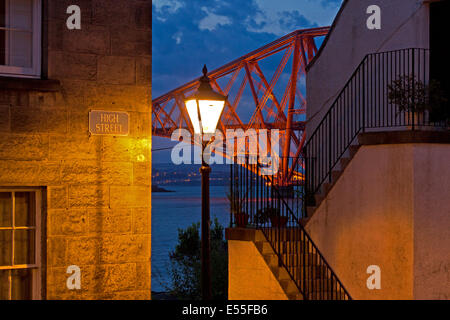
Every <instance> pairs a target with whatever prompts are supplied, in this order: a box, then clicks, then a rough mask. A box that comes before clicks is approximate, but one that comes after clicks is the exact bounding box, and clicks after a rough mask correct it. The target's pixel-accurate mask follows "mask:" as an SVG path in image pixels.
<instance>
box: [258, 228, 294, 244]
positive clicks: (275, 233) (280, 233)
mask: <svg viewBox="0 0 450 320" xmlns="http://www.w3.org/2000/svg"><path fill="white" fill-rule="evenodd" d="M264 232H265V234H266V235H267V237H268V238H269V239H277V240H281V241H291V240H297V239H300V232H301V229H300V228H283V229H278V228H267V230H264Z"/></svg>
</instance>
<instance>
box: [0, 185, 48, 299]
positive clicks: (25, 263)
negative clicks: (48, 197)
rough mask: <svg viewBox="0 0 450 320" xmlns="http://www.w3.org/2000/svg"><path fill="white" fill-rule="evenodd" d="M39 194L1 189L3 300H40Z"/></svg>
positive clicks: (0, 286) (0, 274) (0, 289)
mask: <svg viewBox="0 0 450 320" xmlns="http://www.w3.org/2000/svg"><path fill="white" fill-rule="evenodd" d="M40 199H41V193H40V191H39V190H35V191H30V190H26V189H24V190H20V189H17V190H4V189H0V300H30V299H40V298H41V294H40V291H41V285H40V281H41V280H40V275H41V270H40V269H41V268H40V264H41V261H40Z"/></svg>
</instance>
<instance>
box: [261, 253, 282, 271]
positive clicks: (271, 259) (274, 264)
mask: <svg viewBox="0 0 450 320" xmlns="http://www.w3.org/2000/svg"><path fill="white" fill-rule="evenodd" d="M263 258H264V261H266V263H267V265H268V266H269V267H270V268H278V267H279V263H278V262H279V261H278V256H277V255H276V254H263Z"/></svg>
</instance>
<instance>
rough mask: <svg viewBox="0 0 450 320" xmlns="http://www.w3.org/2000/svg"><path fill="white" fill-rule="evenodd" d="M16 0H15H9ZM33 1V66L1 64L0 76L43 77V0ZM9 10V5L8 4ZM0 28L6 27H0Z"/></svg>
mask: <svg viewBox="0 0 450 320" xmlns="http://www.w3.org/2000/svg"><path fill="white" fill-rule="evenodd" d="M8 1H14V0H7V2H6V3H7V4H8ZM32 1H33V21H32V27H33V48H32V56H31V65H32V66H31V68H23V67H15V66H5V65H0V76H5V77H16V78H40V77H41V50H42V48H41V47H42V44H41V37H42V36H41V34H42V18H41V13H42V0H32ZM6 8H7V10H9V8H8V5H7V6H6ZM0 29H3V30H4V29H6V28H2V27H0Z"/></svg>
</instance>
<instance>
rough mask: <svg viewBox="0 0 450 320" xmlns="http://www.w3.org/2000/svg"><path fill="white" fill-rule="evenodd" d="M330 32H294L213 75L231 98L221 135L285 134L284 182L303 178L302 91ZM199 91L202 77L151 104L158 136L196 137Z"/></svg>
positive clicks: (213, 80)
mask: <svg viewBox="0 0 450 320" xmlns="http://www.w3.org/2000/svg"><path fill="white" fill-rule="evenodd" d="M328 31H329V27H321V28H312V29H303V30H297V31H294V32H292V33H290V34H288V35H286V36H284V37H282V38H280V39H278V40H276V41H273V42H272V43H269V44H268V45H265V46H263V47H261V48H259V49H257V50H255V51H252V52H250V53H248V54H246V55H244V56H242V57H240V58H238V59H236V60H234V61H232V62H230V63H228V64H225V65H224V66H222V67H220V68H217V69H215V70H213V71H211V72H209V73H208V76H209V78H210V79H211V84H212V87H213V89H215V90H216V91H218V92H219V93H221V94H223V95H228V101H227V103H226V106H225V109H224V111H223V113H222V116H221V119H220V121H219V124H218V128H219V129H221V130H222V132H224V133H225V131H226V129H243V130H244V131H245V130H247V129H255V130H256V131H257V130H259V129H279V130H280V131H279V133H280V150H281V159H282V160H281V166H280V170H279V175H280V176H281V177H282V180H283V181H285V182H287V181H290V180H292V179H296V178H298V176H297V174H296V173H297V170H296V168H295V164H297V163H298V162H297V161H296V159H298V157H299V156H300V153H301V150H302V148H303V145H304V143H305V138H306V134H305V115H306V100H305V97H304V95H303V94H302V92H301V91H302V90H301V86H302V85H303V86H304V84H305V75H306V66H307V65H308V63H309V62H310V61H311V60H312V59H313V57H314V56H315V54H316V53H317V47H316V43H315V41H314V39H315V38H316V37H323V36H325V35H326V34H327V33H328ZM268 74H272V77H271V78H268V77H267V75H268ZM198 86H199V78H198V79H195V80H193V81H191V82H189V83H186V84H184V85H182V86H181V87H178V88H176V89H174V90H172V91H170V92H168V93H166V94H164V95H162V96H160V97H158V98H156V99H154V100H153V101H152V104H153V111H152V115H153V119H152V125H153V129H152V130H153V132H152V133H153V135H155V136H160V137H166V138H171V135H172V132H173V131H174V130H176V129H179V128H184V129H187V130H189V131H190V132H191V135H192V136H193V128H192V125H191V122H190V120H189V116H188V114H187V110H186V107H185V105H184V100H185V99H186V98H187V97H189V96H190V95H191V94H193V93H194V92H195V91H196V90H197V87H198ZM303 91H304V90H303ZM244 92H247V93H248V95H247V96H248V98H247V99H246V98H245V95H244ZM243 95H244V98H243ZM192 143H194V141H192ZM225 156H226V155H225ZM288 159H291V161H289V160H288ZM292 160H293V161H292ZM292 164H294V165H292Z"/></svg>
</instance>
